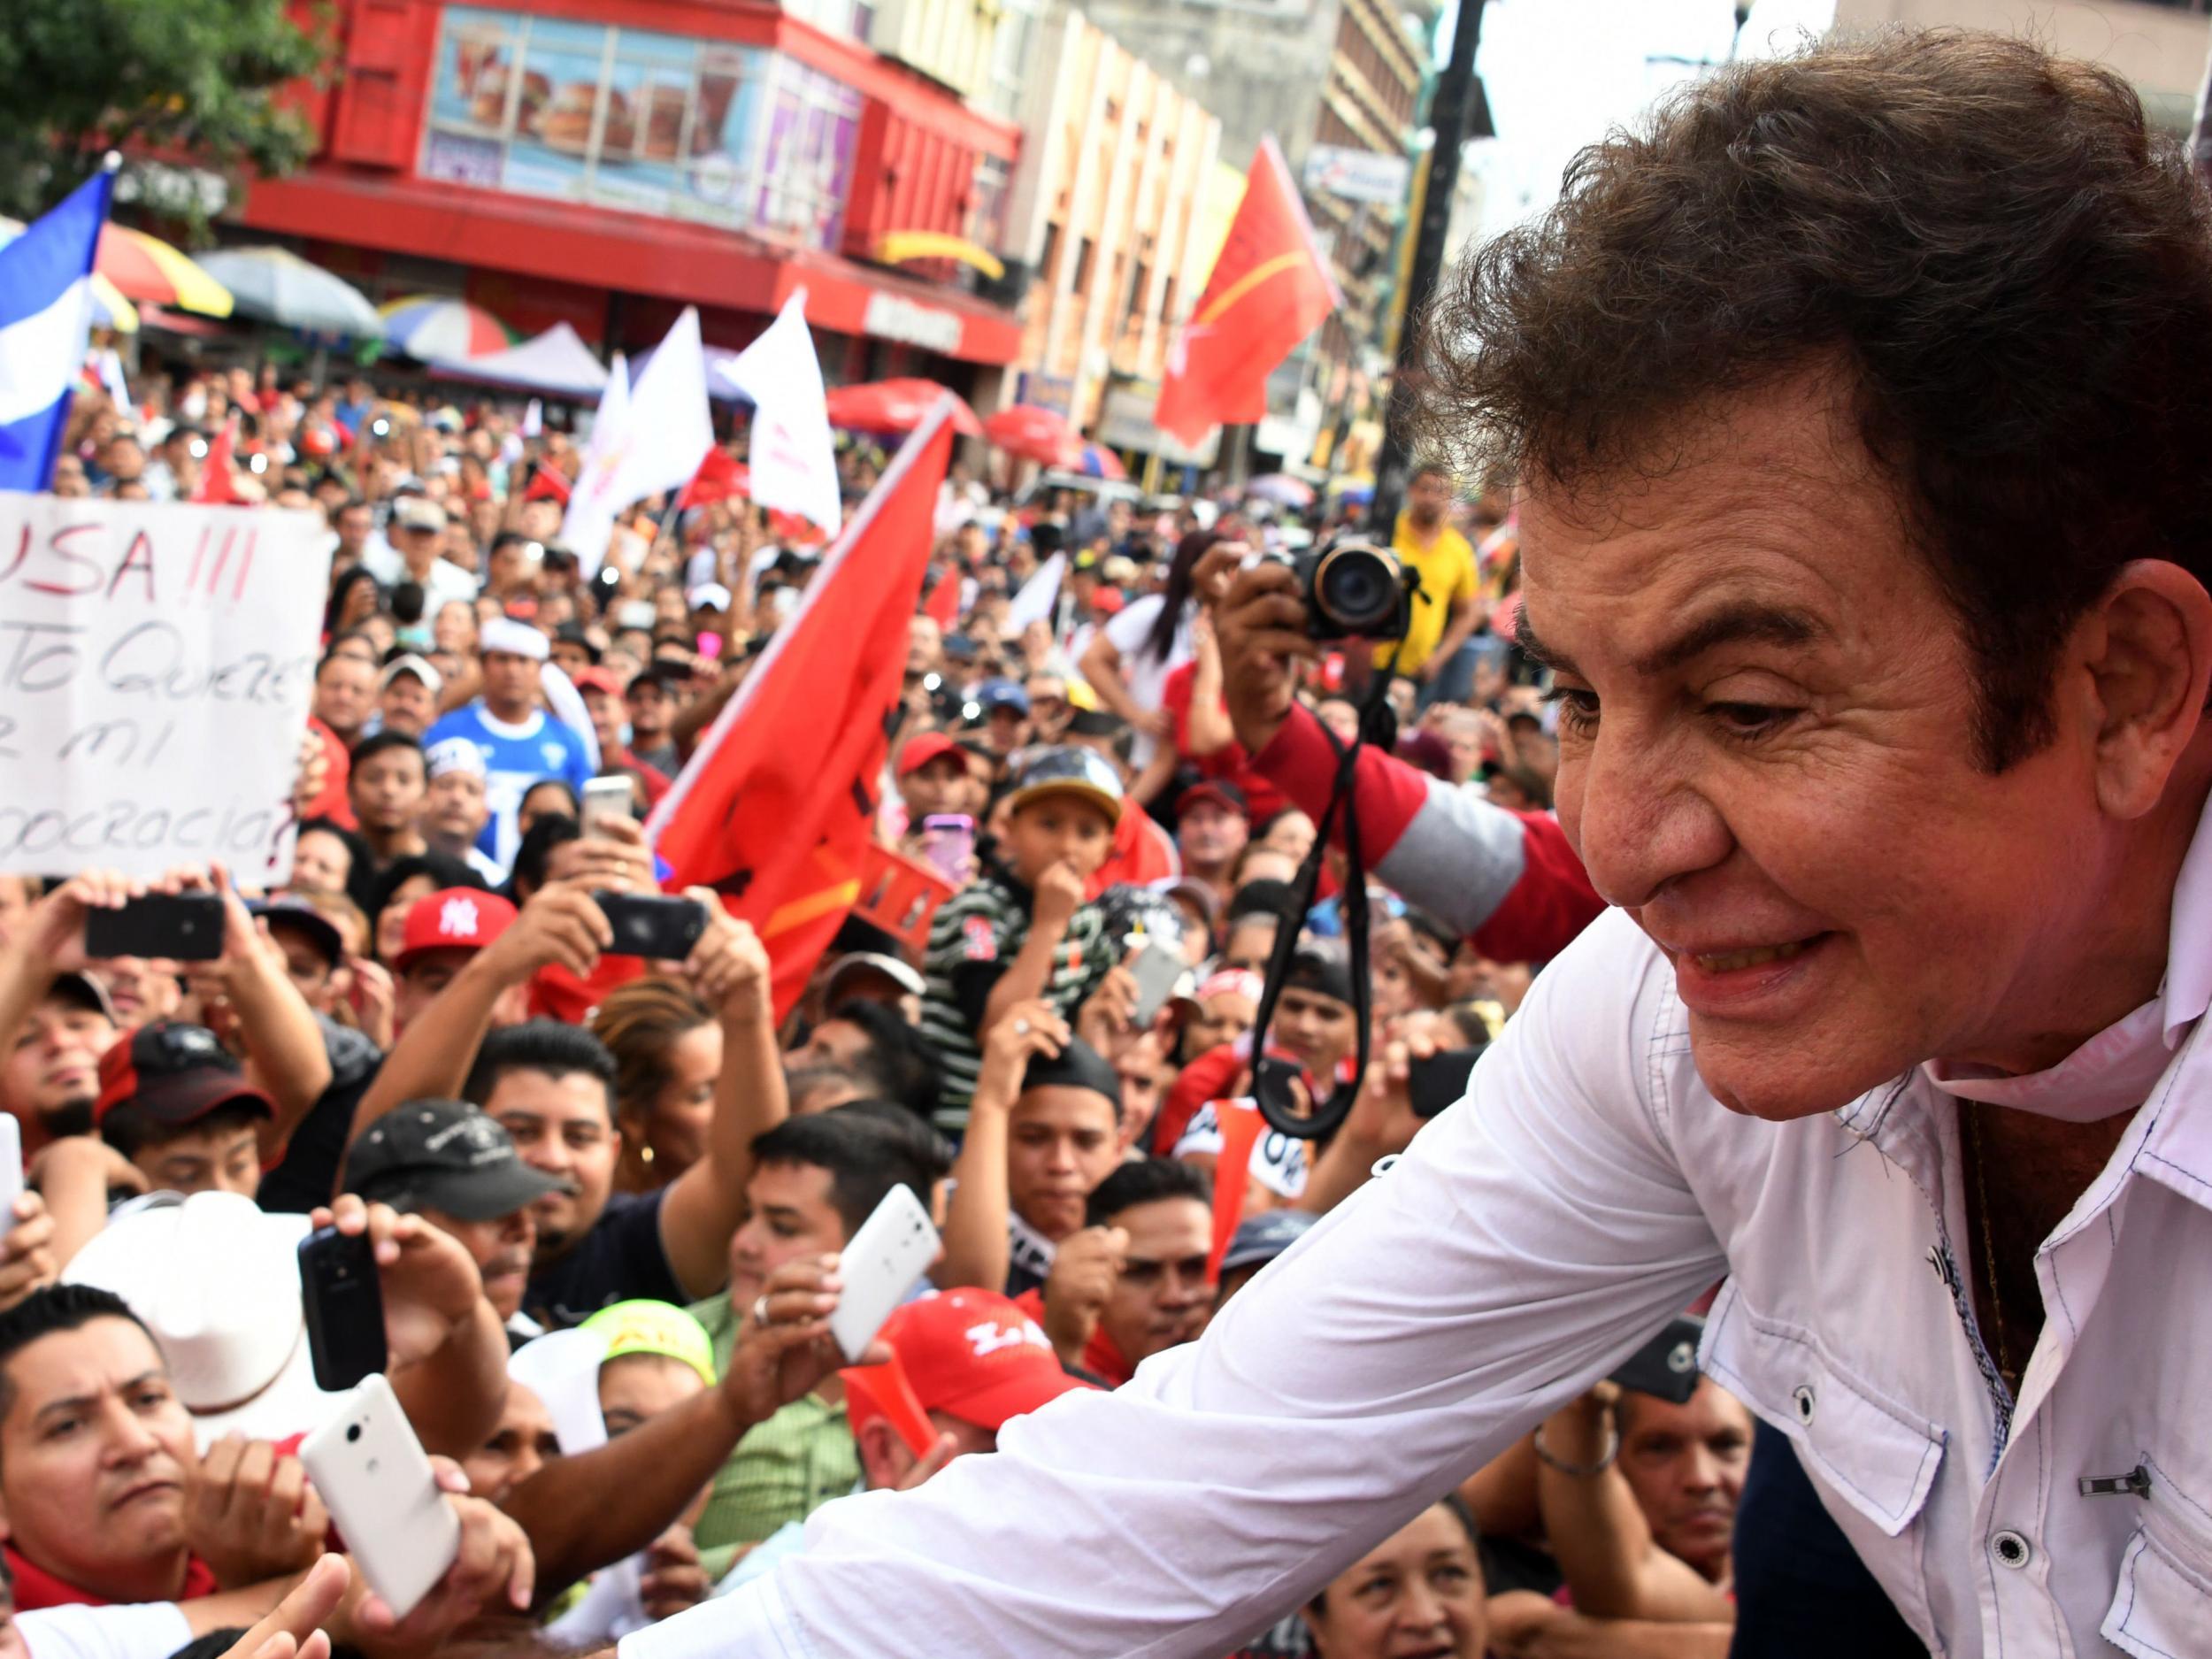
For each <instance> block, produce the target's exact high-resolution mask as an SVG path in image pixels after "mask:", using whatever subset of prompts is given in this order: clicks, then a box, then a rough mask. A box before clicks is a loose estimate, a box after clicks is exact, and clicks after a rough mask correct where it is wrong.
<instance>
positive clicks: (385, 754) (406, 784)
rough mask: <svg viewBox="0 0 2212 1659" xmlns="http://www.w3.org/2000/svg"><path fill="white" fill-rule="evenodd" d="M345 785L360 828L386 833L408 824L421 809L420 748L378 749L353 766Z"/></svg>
mask: <svg viewBox="0 0 2212 1659" xmlns="http://www.w3.org/2000/svg"><path fill="white" fill-rule="evenodd" d="M347 789H348V792H349V795H350V798H351V799H352V802H353V815H354V817H356V818H358V819H359V820H360V821H361V827H362V828H363V829H365V830H369V831H373V832H377V833H382V834H387V835H389V834H392V833H395V832H396V831H399V830H403V829H405V828H407V827H408V826H410V825H411V824H412V823H413V822H414V821H415V814H416V813H417V812H419V811H420V810H422V795H423V779H422V754H421V751H419V750H418V749H381V750H380V751H379V752H377V753H376V754H373V755H372V756H370V757H368V759H367V760H366V761H365V762H363V763H362V764H358V765H357V766H355V767H354V769H353V771H352V773H351V774H350V776H349V780H348V782H347Z"/></svg>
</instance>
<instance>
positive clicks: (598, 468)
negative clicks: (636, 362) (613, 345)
mask: <svg viewBox="0 0 2212 1659" xmlns="http://www.w3.org/2000/svg"><path fill="white" fill-rule="evenodd" d="M629 419H630V365H629V364H628V362H627V361H626V360H625V359H624V357H623V356H622V354H621V353H620V352H619V351H618V352H616V353H615V354H614V365H613V370H612V372H611V373H610V374H609V375H608V376H607V384H606V387H605V388H604V389H603V390H602V391H601V392H600V394H599V412H598V413H597V414H595V415H594V416H593V417H592V418H591V435H590V436H589V437H588V438H587V439H585V441H584V465H583V467H582V469H581V470H580V472H578V473H577V475H576V481H575V483H574V484H572V485H571V486H570V487H569V492H568V511H565V513H563V514H562V515H561V545H562V546H563V547H565V548H566V549H568V550H569V551H570V552H572V553H573V554H575V555H576V560H577V563H578V564H579V565H580V566H581V567H582V569H583V571H584V573H585V576H586V577H587V579H588V578H590V577H593V576H596V575H597V574H598V573H599V565H600V563H601V561H602V560H603V559H604V558H605V557H607V538H608V537H609V536H611V535H612V534H614V507H613V505H612V504H611V503H610V502H609V500H608V496H607V487H608V485H609V483H610V482H611V478H610V476H609V472H608V463H609V461H610V459H611V457H612V456H613V454H614V451H615V449H616V447H617V442H618V439H619V438H620V436H621V434H622V433H623V432H624V431H625V430H626V428H627V426H628V425H629Z"/></svg>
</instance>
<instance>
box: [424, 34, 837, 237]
mask: <svg viewBox="0 0 2212 1659" xmlns="http://www.w3.org/2000/svg"><path fill="white" fill-rule="evenodd" d="M860 106H861V99H860V96H859V94H857V93H856V92H854V91H852V90H851V89H850V88H846V87H842V86H840V85H839V84H838V83H837V82H836V81H833V80H832V79H831V78H830V77H828V76H827V75H825V74H822V73H820V72H818V71H817V70H814V69H811V68H809V67H808V66H807V65H803V64H801V63H798V62H796V61H795V60H794V59H792V58H787V57H784V56H782V55H781V54H779V53H774V52H764V51H761V50H757V49H755V48H752V47H748V46H733V45H730V44H728V43H726V42H719V41H700V40H691V39H687V38H686V37H685V36H682V35H664V34H658V33H655V32H652V31H649V30H644V29H630V28H616V27H611V26H609V25H606V24H600V23H577V22H571V21H568V20H566V19H560V18H548V17H538V16H530V15H525V14H522V13H518V12H495V11H489V10H487V9H484V8H481V7H478V6H449V7H448V8H447V9H446V11H445V14H444V18H443V20H442V25H441V29H440V34H439V40H438V56H437V59H436V61H435V63H434V66H433V72H432V79H431V85H430V109H429V119H427V120H426V122H425V123H424V129H423V150H422V160H421V166H420V171H421V174H422V176H423V177H424V178H426V179H436V180H444V181H446V182H448V183H452V184H461V185H467V186H470V187H472V188H478V189H487V190H506V191H511V192H512V193H514V194H516V195H518V196H549V197H551V198H553V199H555V200H557V201H565V202H588V203H593V204H597V205H599V206H603V207H614V208H625V209H628V210H630V211H634V212H642V213H656V214H659V215H661V216H663V217H664V218H669V219H695V220H701V221H704V222H706V223H709V224H716V225H725V226H728V227H732V228H736V229H749V230H762V231H768V232H772V233H774V234H780V235H785V236H789V237H792V238H794V239H795V240H797V241H799V242H803V243H804V244H805V245H807V246H809V247H814V248H822V249H828V248H832V247H833V246H834V245H835V243H836V241H837V238H838V235H839V234H840V232H841V227H842V221H843V215H844V204H845V197H846V194H847V187H848V185H849V182H850V178H849V175H850V173H851V168H852V160H853V151H854V148H855V146H856V142H857V141H858V137H859V133H860Z"/></svg>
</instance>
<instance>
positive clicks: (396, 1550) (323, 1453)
mask: <svg viewBox="0 0 2212 1659" xmlns="http://www.w3.org/2000/svg"><path fill="white" fill-rule="evenodd" d="M300 1462H301V1463H302V1464H303V1465H304V1466H305V1468H306V1470H307V1477H308V1479H311V1480H312V1481H313V1482H314V1483H315V1490H316V1492H317V1493H318V1494H320V1496H321V1498H322V1501H323V1507H324V1508H325V1509H328V1510H329V1511H330V1518H331V1521H332V1522H333V1524H334V1525H335V1526H336V1527H337V1529H338V1532H339V1534H340V1535H341V1536H342V1538H344V1540H346V1550H347V1553H348V1554H349V1555H351V1556H352V1557H353V1559H354V1562H355V1563H356V1564H357V1565H358V1566H359V1567H360V1569H361V1576H362V1577H363V1578H365V1579H367V1580H368V1584H369V1588H370V1589H372V1590H373V1591H375V1592H376V1594H378V1595H379V1596H380V1597H382V1598H383V1600H384V1602H385V1605H387V1606H388V1607H389V1608H390V1609H392V1614H393V1617H396V1618H405V1617H407V1615H408V1614H410V1613H411V1612H412V1611H413V1610H414V1609H415V1604H416V1603H417V1602H419V1601H421V1600H422V1599H423V1597H424V1596H426V1595H427V1594H430V1591H431V1589H432V1587H433V1586H435V1585H436V1584H437V1582H438V1580H439V1579H441V1578H444V1577H445V1574H446V1569H447V1568H449V1567H450V1566H451V1565H452V1564H453V1562H454V1558H455V1557H456V1556H457V1555H459V1554H460V1553H461V1520H460V1517H458V1516H457V1515H456V1514H454V1512H453V1506H452V1505H451V1504H449V1503H448V1502H446V1501H445V1494H443V1493H442V1492H440V1491H439V1490H438V1481H437V1477H436V1476H435V1475H434V1474H433V1473H432V1472H431V1469H430V1459H429V1458H428V1457H426V1456H425V1455H424V1454H423V1449H422V1442H421V1441H420V1440H417V1439H416V1438H415V1431H414V1426H413V1425H411V1424H410V1423H409V1422H408V1421H407V1414H406V1412H404V1411H403V1410H402V1409H400V1403H399V1398H398V1396H397V1395H396V1394H393V1393H392V1385H391V1384H389V1383H388V1382H387V1381H385V1380H384V1378H383V1376H382V1375H381V1374H378V1375H376V1376H373V1377H369V1378H366V1379H364V1380H363V1381H362V1382H361V1383H360V1385H359V1386H357V1387H356V1388H355V1389H354V1390H353V1391H352V1392H351V1393H349V1394H346V1395H345V1396H344V1397H343V1398H342V1400H341V1401H340V1402H339V1407H338V1414H337V1416H335V1417H332V1418H331V1419H330V1421H329V1422H327V1423H326V1424H324V1425H322V1427H320V1428H319V1429H317V1430H316V1431H315V1432H313V1433H312V1434H311V1435H309V1436H308V1437H307V1439H306V1440H304V1441H303V1442H302V1443H301V1445H300Z"/></svg>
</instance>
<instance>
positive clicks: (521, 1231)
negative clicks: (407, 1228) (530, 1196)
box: [416, 1205, 538, 1320]
mask: <svg viewBox="0 0 2212 1659" xmlns="http://www.w3.org/2000/svg"><path fill="white" fill-rule="evenodd" d="M416 1214H418V1215H419V1216H420V1217H422V1218H423V1219H424V1220H425V1221H426V1222H428V1223H429V1224H430V1225H432V1226H434V1227H435V1228H437V1230H438V1231H439V1232H441V1233H450V1234H451V1235H452V1236H453V1237H454V1238H456V1239H457V1240H460V1244H461V1248H463V1249H465V1250H466V1251H467V1252H468V1253H469V1256H470V1258H471V1259H472V1260H473V1261H474V1262H475V1263H476V1271H478V1272H479V1273H480V1274H482V1275H483V1279H484V1299H485V1300H486V1301H487V1302H490V1303H491V1305H492V1307H493V1309H494V1310H496V1311H497V1313H498V1315H499V1317H500V1318H501V1319H503V1320H505V1319H511V1318H513V1317H515V1315H516V1314H517V1313H518V1312H519V1311H520V1310H521V1308H522V1293H523V1290H524V1287H525V1286H527V1285H528V1283H529V1282H530V1258H531V1257H532V1256H534V1254H536V1251H537V1248H538V1224H537V1221H536V1219H535V1218H534V1217H533V1216H532V1215H531V1213H530V1209H529V1206H528V1205H525V1206H524V1207H523V1208H522V1209H520V1210H516V1211H515V1212H514V1213H513V1214H512V1215H508V1216H498V1217H494V1218H493V1219H491V1220H489V1221H464V1220H462V1219H461V1218H460V1217H458V1216H451V1215H448V1214H447V1213H446V1212H445V1211H444V1210H431V1209H427V1208H425V1209H422V1210H418V1211H416Z"/></svg>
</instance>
